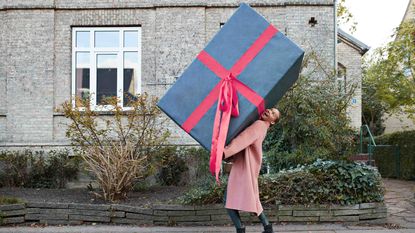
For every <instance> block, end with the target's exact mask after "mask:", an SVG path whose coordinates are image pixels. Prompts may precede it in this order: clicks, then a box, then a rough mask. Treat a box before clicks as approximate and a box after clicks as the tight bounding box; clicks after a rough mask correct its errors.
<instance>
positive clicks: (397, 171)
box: [360, 125, 401, 177]
mask: <svg viewBox="0 0 415 233" xmlns="http://www.w3.org/2000/svg"><path fill="white" fill-rule="evenodd" d="M364 130H366V131H367V133H368V135H369V143H368V144H367V154H368V163H369V164H370V165H372V164H373V163H372V161H373V152H374V150H375V149H376V148H378V147H379V148H382V147H383V148H384V147H392V148H393V155H394V157H395V175H396V177H400V175H401V174H400V173H401V158H400V148H399V146H397V145H377V144H376V142H375V138H374V137H373V135H372V132H371V131H370V129H369V126H368V125H362V126H360V154H363V138H364V137H363V131H364Z"/></svg>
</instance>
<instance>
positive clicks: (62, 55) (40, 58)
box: [0, 0, 335, 146]
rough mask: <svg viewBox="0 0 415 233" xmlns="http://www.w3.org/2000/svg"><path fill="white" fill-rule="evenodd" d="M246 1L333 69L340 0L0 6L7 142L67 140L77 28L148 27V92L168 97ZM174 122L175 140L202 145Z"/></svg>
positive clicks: (1, 137) (62, 1)
mask: <svg viewBox="0 0 415 233" xmlns="http://www.w3.org/2000/svg"><path fill="white" fill-rule="evenodd" d="M240 2H247V3H249V4H251V5H253V6H254V8H255V9H257V10H258V11H259V12H260V13H262V14H263V15H264V16H265V17H266V18H267V19H268V20H269V21H271V22H272V23H273V24H274V25H276V27H277V28H279V29H280V30H281V31H283V32H284V33H286V34H287V35H288V36H289V37H290V38H291V39H293V40H294V41H295V42H297V43H298V44H299V45H300V46H301V47H303V48H304V49H305V50H306V52H309V51H311V50H314V51H316V52H317V53H318V54H319V55H320V56H321V57H322V59H323V61H324V63H325V64H327V66H329V67H330V68H331V69H332V68H333V61H334V56H335V54H334V46H335V44H334V43H335V36H334V24H333V23H334V22H333V20H334V12H333V11H334V9H333V0H309V1H295V0H278V1H271V0H261V1H259V0H252V1H231V0H214V1H202V0H199V1H198V0H192V1H173V0H163V1H153V0H147V1H133V0H129V1H122V2H121V1H98V0H93V1H87V0H77V1H69V0H55V1H52V0H48V1H40V0H30V1H28V0H26V1H23V0H17V1H7V2H5V1H0V17H1V18H0V19H2V22H5V23H3V24H2V25H0V27H2V28H1V29H2V30H1V32H2V33H1V37H0V38H2V40H1V42H0V43H1V44H0V51H2V52H3V51H4V54H6V55H7V59H4V61H3V59H2V62H1V64H0V144H1V145H3V146H4V145H16V144H21V145H30V144H35V145H40V144H67V143H68V141H67V139H66V138H65V127H64V126H65V123H66V122H67V120H66V119H65V118H64V117H63V116H62V115H61V114H59V113H57V112H56V111H55V108H57V107H59V105H60V104H62V103H63V102H64V101H65V100H68V99H69V97H70V95H71V64H72V62H71V53H72V48H71V40H72V35H71V26H119V25H122V26H137V25H141V28H142V90H143V91H147V92H149V93H151V94H154V95H157V96H162V95H163V94H164V93H165V91H166V90H167V89H168V88H169V87H170V86H171V84H173V83H174V81H175V77H177V76H179V75H180V74H181V72H183V70H184V69H185V68H186V67H187V65H188V64H190V62H191V61H192V59H193V58H194V57H195V55H196V54H197V53H198V52H199V51H200V50H201V49H202V48H203V47H204V46H205V45H206V43H207V42H208V41H209V40H210V38H212V37H213V36H214V34H215V33H216V32H217V31H218V30H219V25H220V23H224V22H226V21H227V19H228V18H229V17H230V16H231V15H232V13H233V12H234V10H235V8H236V7H237V6H238V4H239V3H240ZM311 17H315V18H316V20H317V21H318V24H317V25H315V26H314V27H311V26H310V25H309V24H308V21H309V19H310V18H311ZM3 38H4V39H3ZM5 77H7V82H6V78H5ZM5 89H7V92H6V91H3V90H5ZM6 106H7V109H6ZM2 109H3V111H4V113H3V116H2V112H1V111H2ZM6 112H7V114H6ZM6 116H7V117H6ZM168 124H169V128H171V131H172V132H173V135H172V137H171V140H172V142H174V143H180V144H195V141H193V140H192V139H191V138H190V137H189V136H187V134H185V133H184V132H183V131H182V130H180V129H179V128H178V127H177V126H176V125H175V124H174V123H173V122H172V121H170V122H169V123H168ZM3 129H5V130H3Z"/></svg>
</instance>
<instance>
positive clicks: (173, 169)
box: [158, 146, 188, 185]
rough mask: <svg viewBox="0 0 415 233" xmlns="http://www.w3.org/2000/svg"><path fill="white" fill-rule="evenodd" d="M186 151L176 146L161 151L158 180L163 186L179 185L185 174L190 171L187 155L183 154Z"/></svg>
mask: <svg viewBox="0 0 415 233" xmlns="http://www.w3.org/2000/svg"><path fill="white" fill-rule="evenodd" d="M183 150H184V149H183V148H178V147H176V146H169V147H165V148H163V149H162V150H161V151H160V155H159V156H160V160H161V161H160V165H161V168H160V171H159V174H158V178H159V180H160V183H161V184H162V185H179V183H180V181H181V180H182V175H183V172H185V171H187V170H188V167H187V166H186V162H185V159H184V158H183V157H184V156H185V155H183V154H181V153H180V152H182V151H183Z"/></svg>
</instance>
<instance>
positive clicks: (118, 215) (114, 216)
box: [111, 211, 125, 218]
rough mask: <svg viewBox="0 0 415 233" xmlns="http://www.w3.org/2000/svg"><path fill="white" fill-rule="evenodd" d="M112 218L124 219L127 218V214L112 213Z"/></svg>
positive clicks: (120, 212) (122, 212)
mask: <svg viewBox="0 0 415 233" xmlns="http://www.w3.org/2000/svg"><path fill="white" fill-rule="evenodd" d="M111 217H113V218H124V217H125V212H124V211H112V212H111Z"/></svg>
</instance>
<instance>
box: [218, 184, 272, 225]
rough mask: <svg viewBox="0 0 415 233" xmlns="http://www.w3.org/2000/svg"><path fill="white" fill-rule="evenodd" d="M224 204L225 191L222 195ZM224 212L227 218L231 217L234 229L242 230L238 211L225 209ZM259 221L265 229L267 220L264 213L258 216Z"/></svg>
mask: <svg viewBox="0 0 415 233" xmlns="http://www.w3.org/2000/svg"><path fill="white" fill-rule="evenodd" d="M224 202H225V203H226V191H225V195H224ZM226 211H227V212H228V215H229V217H231V220H232V222H233V225H234V226H235V228H237V229H238V228H242V227H243V224H242V221H241V216H240V215H239V211H238V210H234V209H226ZM258 218H259V220H260V221H261V223H262V225H263V226H264V227H265V226H266V225H269V222H268V219H267V217H266V216H265V214H264V212H262V213H261V214H260V215H259V216H258Z"/></svg>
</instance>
